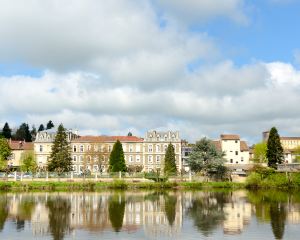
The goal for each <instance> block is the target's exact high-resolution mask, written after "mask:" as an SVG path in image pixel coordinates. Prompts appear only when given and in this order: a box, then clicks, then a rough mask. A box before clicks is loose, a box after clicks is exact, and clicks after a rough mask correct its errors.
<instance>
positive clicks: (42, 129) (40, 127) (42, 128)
mask: <svg viewBox="0 0 300 240" xmlns="http://www.w3.org/2000/svg"><path fill="white" fill-rule="evenodd" d="M44 130H45V127H44V125H43V124H41V125H40V126H39V129H38V132H41V131H44Z"/></svg>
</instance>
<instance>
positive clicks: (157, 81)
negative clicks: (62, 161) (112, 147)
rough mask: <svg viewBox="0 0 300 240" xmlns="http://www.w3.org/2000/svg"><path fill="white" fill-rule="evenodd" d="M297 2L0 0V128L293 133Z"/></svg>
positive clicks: (298, 110)
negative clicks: (26, 125)
mask: <svg viewBox="0 0 300 240" xmlns="http://www.w3.org/2000/svg"><path fill="white" fill-rule="evenodd" d="M299 12H300V1H298V0H252V1H246V0H184V1H183V0H109V1H105V0H102V1H101V0H43V1H40V0H26V1H22V0H0V84H1V88H0V102H1V104H0V124H1V125H0V126H3V124H4V123H5V122H6V121H7V122H9V123H10V125H11V126H12V127H16V126H18V125H20V123H22V122H28V123H29V124H30V125H32V124H35V125H36V126H38V125H39V124H40V123H44V124H45V123H47V121H48V120H49V119H51V120H53V122H54V123H56V124H58V123H60V122H62V123H64V125H65V127H67V128H73V129H74V128H77V129H79V132H80V133H81V134H127V132H128V131H132V132H133V134H135V135H138V136H144V133H145V131H146V130H147V129H158V130H166V129H171V130H179V131H180V132H181V137H182V138H186V139H188V140H190V141H194V140H196V139H199V138H200V137H202V136H209V137H211V138H216V137H218V136H219V134H221V133H237V134H240V135H241V136H242V138H244V139H246V140H248V141H249V142H250V143H253V142H255V141H258V140H260V139H261V132H262V131H264V130H266V129H269V128H270V127H272V126H276V127H277V128H278V129H279V132H280V133H281V134H282V135H288V136H294V135H296V136H299V135H300V107H299V103H300V32H299V30H298V28H299V26H298V24H299V22H300V14H299Z"/></svg>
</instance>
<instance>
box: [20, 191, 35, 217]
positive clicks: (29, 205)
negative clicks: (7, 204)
mask: <svg viewBox="0 0 300 240" xmlns="http://www.w3.org/2000/svg"><path fill="white" fill-rule="evenodd" d="M35 205H36V203H35V201H34V199H33V197H29V198H22V200H21V202H20V204H19V206H18V217H19V219H21V220H30V219H31V215H32V212H33V210H34V208H35Z"/></svg>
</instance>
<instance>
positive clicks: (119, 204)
mask: <svg viewBox="0 0 300 240" xmlns="http://www.w3.org/2000/svg"><path fill="white" fill-rule="evenodd" d="M124 213H125V197H124V195H123V194H115V195H113V196H111V197H110V198H109V200H108V214H109V220H110V222H111V225H112V227H113V229H114V230H115V231H116V232H119V231H120V230H121V228H122V225H123V218H124Z"/></svg>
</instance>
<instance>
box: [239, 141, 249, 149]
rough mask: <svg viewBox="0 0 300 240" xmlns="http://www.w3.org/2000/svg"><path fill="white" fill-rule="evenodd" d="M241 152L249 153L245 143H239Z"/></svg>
mask: <svg viewBox="0 0 300 240" xmlns="http://www.w3.org/2000/svg"><path fill="white" fill-rule="evenodd" d="M240 148H241V151H249V147H248V145H247V143H246V142H245V141H241V142H240Z"/></svg>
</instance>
